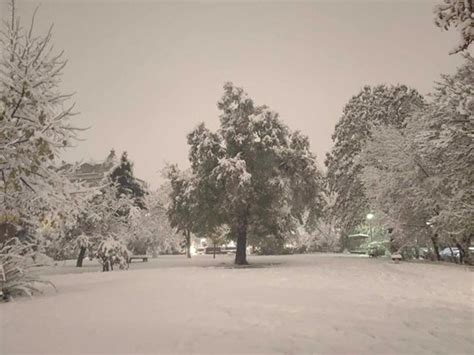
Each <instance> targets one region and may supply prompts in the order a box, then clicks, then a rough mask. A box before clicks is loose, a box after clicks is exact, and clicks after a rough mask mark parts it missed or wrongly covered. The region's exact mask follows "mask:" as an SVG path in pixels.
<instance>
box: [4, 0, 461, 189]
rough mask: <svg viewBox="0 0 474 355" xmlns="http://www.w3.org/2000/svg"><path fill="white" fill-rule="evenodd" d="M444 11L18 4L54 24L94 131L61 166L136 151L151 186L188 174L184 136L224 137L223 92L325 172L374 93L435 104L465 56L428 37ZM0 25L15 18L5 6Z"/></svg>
mask: <svg viewBox="0 0 474 355" xmlns="http://www.w3.org/2000/svg"><path fill="white" fill-rule="evenodd" d="M439 2H441V0H439V1H429V0H411V1H395V0H394V1H388V0H385V1H363V0H352V1H338V0H336V1H311V2H278V3H277V2H271V1H265V2H250V1H246V2H233V3H230V2H228V1H226V2H223V1H221V2H208V1H205V2H196V1H194V2H189V1H188V2H180V3H178V2H168V3H165V2H159V1H120V2H119V1H110V0H109V1H84V0H82V1H79V0H77V1H73V0H56V1H51V0H47V1H44V0H43V1H41V2H40V1H21V0H17V7H18V13H19V15H20V16H21V17H22V19H23V23H24V24H25V25H27V24H29V19H30V16H31V14H32V13H33V10H34V8H35V7H36V6H37V5H38V4H39V3H41V6H40V8H39V11H38V15H37V21H36V23H37V26H36V28H37V29H38V31H41V32H43V31H45V30H46V29H47V27H48V26H49V24H51V23H54V37H53V41H54V44H55V47H56V48H58V49H64V50H65V52H66V56H67V57H68V58H69V64H68V66H67V67H66V69H65V74H64V83H63V87H64V90H66V91H74V92H76V95H75V98H74V100H75V101H76V103H77V107H78V110H79V111H80V112H81V115H80V116H78V117H77V118H76V119H75V120H76V124H77V125H80V126H90V127H91V129H90V130H88V131H87V132H84V133H83V138H84V139H85V141H84V142H79V143H78V146H77V148H74V149H72V150H70V151H69V152H68V153H67V154H66V155H65V158H66V159H67V160H69V161H74V160H82V159H83V160H88V159H94V160H100V159H103V158H105V157H106V155H107V154H108V152H109V150H110V149H111V148H115V150H116V151H117V152H121V151H123V150H127V151H128V153H129V156H130V158H131V159H132V160H133V161H134V163H135V174H136V175H137V176H138V177H140V178H143V179H145V180H147V181H148V182H149V183H150V184H151V185H152V186H155V187H156V186H157V185H158V183H159V182H160V181H161V177H160V174H159V170H160V169H161V168H162V167H163V166H164V163H165V161H168V162H177V163H179V164H180V165H181V166H182V167H186V166H187V154H188V147H187V144H186V134H187V133H189V132H190V131H191V130H192V129H193V128H194V127H195V126H196V125H197V124H198V123H199V122H201V121H204V122H206V124H207V125H208V126H209V127H211V128H217V126H218V111H217V108H216V102H217V100H218V99H219V98H220V96H221V94H222V85H223V83H224V82H225V81H232V82H234V83H235V84H237V85H239V86H243V87H244V88H245V90H246V91H247V92H248V93H249V95H250V96H251V97H252V98H253V99H254V100H255V101H256V103H257V104H267V105H268V106H270V107H271V108H272V109H274V110H275V111H277V112H279V113H280V117H281V118H282V119H283V120H284V121H285V122H286V123H287V124H288V125H289V127H290V128H292V129H299V130H301V131H302V132H303V133H305V134H306V135H308V136H309V137H310V140H311V145H312V149H313V151H314V152H315V153H316V154H317V156H318V159H319V162H320V165H321V166H322V165H323V160H324V155H325V153H326V152H327V151H328V150H329V149H330V148H331V144H332V141H331V134H332V132H333V130H334V125H335V123H336V122H337V121H338V119H339V118H340V116H341V112H342V108H343V106H344V104H345V103H346V102H347V101H348V100H349V99H350V97H351V96H352V95H354V94H356V93H357V92H358V91H359V90H360V89H361V88H362V86H364V85H365V84H379V83H393V84H396V83H404V84H407V85H409V86H412V87H414V88H416V89H418V90H419V91H420V92H421V93H422V94H426V93H428V92H429V91H430V90H431V88H432V85H433V81H435V80H437V79H438V78H439V75H440V74H441V73H451V72H453V71H454V70H455V68H456V66H457V65H458V64H459V63H461V61H462V60H461V59H462V58H461V57H460V56H459V55H457V56H450V55H448V52H449V50H450V49H451V48H452V47H453V46H454V44H455V43H456V41H457V33H456V32H450V33H449V32H441V30H440V29H438V28H437V27H436V26H435V25H434V24H433V7H434V6H435V5H436V3H439ZM0 14H1V17H2V18H6V16H7V14H8V6H7V3H6V1H5V0H0Z"/></svg>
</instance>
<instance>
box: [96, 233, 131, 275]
mask: <svg viewBox="0 0 474 355" xmlns="http://www.w3.org/2000/svg"><path fill="white" fill-rule="evenodd" d="M96 255H97V258H98V259H99V262H100V263H101V264H102V270H103V271H111V270H113V269H114V265H118V266H119V268H120V269H128V261H129V258H130V255H131V254H130V251H129V250H128V249H127V247H126V246H125V245H124V244H122V243H121V242H119V241H117V240H114V239H107V240H104V241H102V242H101V243H100V244H99V247H98V249H97V253H96Z"/></svg>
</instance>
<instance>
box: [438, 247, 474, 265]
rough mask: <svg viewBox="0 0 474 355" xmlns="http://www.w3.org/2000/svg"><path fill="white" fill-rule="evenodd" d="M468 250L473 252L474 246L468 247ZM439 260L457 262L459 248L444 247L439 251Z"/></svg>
mask: <svg viewBox="0 0 474 355" xmlns="http://www.w3.org/2000/svg"><path fill="white" fill-rule="evenodd" d="M469 252H471V253H474V247H469ZM439 256H440V257H441V260H444V261H450V262H458V261H459V258H460V252H459V248H457V247H446V248H444V249H443V250H441V251H440V252H439Z"/></svg>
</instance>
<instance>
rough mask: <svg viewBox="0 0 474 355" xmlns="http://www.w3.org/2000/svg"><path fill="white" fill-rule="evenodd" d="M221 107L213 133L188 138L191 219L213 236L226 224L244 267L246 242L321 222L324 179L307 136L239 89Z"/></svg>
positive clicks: (229, 88) (200, 130) (227, 89)
mask: <svg viewBox="0 0 474 355" xmlns="http://www.w3.org/2000/svg"><path fill="white" fill-rule="evenodd" d="M218 108H219V110H220V111H221V114H220V128H219V130H218V131H217V132H211V131H210V130H209V129H208V128H206V127H205V126H204V124H200V125H199V126H198V127H197V128H196V129H195V130H194V131H192V132H191V133H190V134H189V135H188V144H189V145H190V154H189V159H190V162H191V171H192V174H191V177H190V180H189V181H190V182H191V185H190V186H191V187H192V188H189V189H188V191H189V192H192V193H191V194H189V196H190V198H191V201H192V204H193V205H194V207H193V206H191V207H193V208H191V211H192V214H191V220H193V221H194V222H195V223H194V226H195V228H203V226H205V228H207V229H209V230H210V231H212V230H214V228H215V227H216V225H219V224H226V225H228V226H229V228H230V234H231V236H232V237H233V238H234V239H235V240H236V241H237V253H236V257H235V263H236V264H239V265H242V264H246V263H247V259H246V247H247V240H248V239H250V241H252V240H253V239H254V240H257V239H258V238H261V237H268V236H272V237H273V238H285V236H287V235H288V234H290V233H291V232H292V231H293V232H294V231H295V230H296V228H297V227H298V225H299V224H300V223H302V222H304V220H305V217H306V222H307V223H310V222H311V221H314V220H315V219H317V218H318V217H319V214H320V212H321V209H322V205H323V200H322V197H321V195H320V192H321V185H322V178H321V174H320V171H319V170H318V168H317V165H316V157H315V156H314V154H313V153H312V152H311V151H310V146H309V140H308V138H307V137H306V136H304V135H302V134H301V133H300V132H298V131H294V132H293V131H291V130H290V129H289V128H288V127H287V126H286V125H285V124H284V123H283V122H282V121H281V120H280V119H279V117H278V114H277V113H275V112H273V111H271V110H270V109H269V108H268V107H266V106H257V105H256V104H255V103H254V101H253V100H252V99H250V98H249V97H248V95H247V94H246V93H245V92H244V90H243V89H241V88H238V87H236V86H234V85H233V84H232V83H226V84H225V85H224V95H223V96H222V98H221V100H219V102H218Z"/></svg>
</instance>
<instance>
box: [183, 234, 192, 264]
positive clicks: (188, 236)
mask: <svg viewBox="0 0 474 355" xmlns="http://www.w3.org/2000/svg"><path fill="white" fill-rule="evenodd" d="M184 236H185V238H186V257H187V258H188V259H190V258H191V233H190V232H184Z"/></svg>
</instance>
